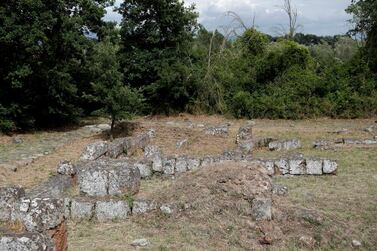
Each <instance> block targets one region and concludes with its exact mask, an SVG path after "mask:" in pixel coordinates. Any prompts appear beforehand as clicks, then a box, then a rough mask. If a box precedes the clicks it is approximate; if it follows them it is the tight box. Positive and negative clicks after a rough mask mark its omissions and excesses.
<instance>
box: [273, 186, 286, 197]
mask: <svg viewBox="0 0 377 251" xmlns="http://www.w3.org/2000/svg"><path fill="white" fill-rule="evenodd" d="M272 193H273V194H276V195H279V196H285V195H287V194H288V187H286V186H283V185H279V184H273V185H272Z"/></svg>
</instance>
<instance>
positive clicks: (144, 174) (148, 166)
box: [135, 160, 153, 179]
mask: <svg viewBox="0 0 377 251" xmlns="http://www.w3.org/2000/svg"><path fill="white" fill-rule="evenodd" d="M135 167H136V168H138V169H139V171H140V176H141V178H142V179H146V178H149V177H151V176H152V174H153V172H152V161H148V160H141V161H138V162H136V163H135Z"/></svg>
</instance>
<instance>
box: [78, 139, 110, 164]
mask: <svg viewBox="0 0 377 251" xmlns="http://www.w3.org/2000/svg"><path fill="white" fill-rule="evenodd" d="M107 150H108V143H107V142H104V141H99V142H95V143H93V144H90V145H87V146H86V148H85V150H84V151H83V153H82V154H81V157H80V160H83V161H87V160H96V159H98V158H99V157H101V156H103V155H105V154H106V152H107Z"/></svg>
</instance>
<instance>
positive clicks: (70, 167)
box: [57, 160, 77, 176]
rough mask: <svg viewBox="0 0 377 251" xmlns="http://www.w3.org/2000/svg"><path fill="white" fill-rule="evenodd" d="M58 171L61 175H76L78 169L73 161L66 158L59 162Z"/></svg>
mask: <svg viewBox="0 0 377 251" xmlns="http://www.w3.org/2000/svg"><path fill="white" fill-rule="evenodd" d="M57 173H58V174H61V175H67V176H74V175H76V173H77V169H76V167H75V165H74V164H73V163H72V162H71V161H67V160H64V161H61V162H60V163H59V165H58V168H57Z"/></svg>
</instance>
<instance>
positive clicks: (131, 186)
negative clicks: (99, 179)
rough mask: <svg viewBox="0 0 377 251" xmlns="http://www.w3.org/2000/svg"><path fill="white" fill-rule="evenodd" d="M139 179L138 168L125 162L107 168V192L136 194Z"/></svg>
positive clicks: (112, 193) (110, 193)
mask: <svg viewBox="0 0 377 251" xmlns="http://www.w3.org/2000/svg"><path fill="white" fill-rule="evenodd" d="M140 179H141V175H140V170H139V169H138V168H135V167H133V166H129V165H128V164H127V163H124V165H123V166H120V167H117V168H115V169H113V170H109V186H108V194H109V195H121V194H137V193H138V192H139V188H140Z"/></svg>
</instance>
